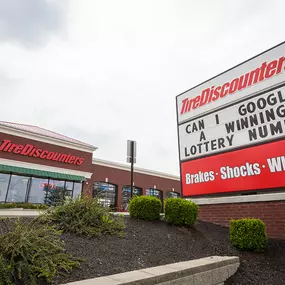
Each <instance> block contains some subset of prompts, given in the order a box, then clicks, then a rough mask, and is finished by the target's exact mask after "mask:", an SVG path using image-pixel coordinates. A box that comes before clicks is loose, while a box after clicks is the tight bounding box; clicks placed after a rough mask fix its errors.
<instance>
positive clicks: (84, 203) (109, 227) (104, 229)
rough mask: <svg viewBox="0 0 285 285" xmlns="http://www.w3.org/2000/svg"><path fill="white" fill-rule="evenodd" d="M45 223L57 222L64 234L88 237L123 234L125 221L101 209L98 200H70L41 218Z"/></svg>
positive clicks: (107, 210) (106, 209)
mask: <svg viewBox="0 0 285 285" xmlns="http://www.w3.org/2000/svg"><path fill="white" fill-rule="evenodd" d="M41 218H42V219H43V221H47V222H55V223H56V225H57V226H58V228H59V229H61V230H63V231H64V232H70V233H75V234H78V235H86V236H89V237H92V236H96V235H101V234H112V235H113V234H119V235H121V234H122V233H123V229H124V227H125V226H124V220H123V218H122V217H115V216H114V214H112V213H110V212H109V209H108V208H104V207H101V206H100V204H99V202H98V200H97V199H91V198H77V199H76V200H72V199H68V200H66V202H65V204H63V205H59V206H57V207H55V208H54V209H50V210H49V211H47V213H45V214H44V215H42V216H41Z"/></svg>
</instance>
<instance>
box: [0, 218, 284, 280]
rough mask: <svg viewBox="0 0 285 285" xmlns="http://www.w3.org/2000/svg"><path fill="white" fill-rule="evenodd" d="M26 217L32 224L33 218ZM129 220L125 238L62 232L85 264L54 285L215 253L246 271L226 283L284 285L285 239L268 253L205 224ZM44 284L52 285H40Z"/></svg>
mask: <svg viewBox="0 0 285 285" xmlns="http://www.w3.org/2000/svg"><path fill="white" fill-rule="evenodd" d="M23 219H24V221H29V220H32V219H33V218H23ZM13 220H14V219H13ZM123 221H124V223H125V228H124V229H123V233H124V234H123V235H122V236H121V235H109V234H103V235H100V236H93V237H87V236H86V235H78V234H75V233H68V232H64V233H62V234H61V239H62V240H63V241H64V245H65V248H66V252H67V253H69V254H71V255H72V256H74V257H76V258H77V257H78V258H82V259H84V261H81V262H80V267H78V268H74V269H73V270H72V271H71V273H70V274H68V275H66V276H56V277H55V278H53V280H52V284H66V283H68V282H73V281H79V280H83V279H89V278H96V277H101V276H107V275H111V274H117V273H122V272H126V271H132V270H137V269H143V268H148V267H153V266H158V265H164V264H169V263H175V262H180V261H187V260H193V259H198V258H203V257H208V256H214V255H216V256H239V257H240V263H241V264H240V267H239V269H238V271H237V273H236V274H235V275H234V276H233V277H231V278H230V279H229V280H227V281H226V282H225V284H226V285H230V284H232V285H238V284H239V285H240V284H244V285H248V284H258V285H260V284H266V285H271V284H272V285H273V284H274V285H276V284H284V280H285V254H284V253H285V241H277V240H269V241H268V248H267V249H266V250H265V251H264V252H261V253H256V252H245V251H240V250H238V249H236V248H234V247H233V245H232V243H231V241H230V236H229V229H228V228H226V227H222V226H217V225H214V224H210V223H205V222H200V221H196V222H195V225H194V226H193V227H188V228H185V227H178V226H173V225H170V224H168V223H166V222H165V221H163V220H156V221H144V220H139V219H132V218H130V217H124V218H123ZM4 232H5V230H4V231H3V229H2V233H4ZM0 275H1V270H0ZM17 284H21V283H17ZM38 284H40V285H43V284H47V283H46V281H39V282H38Z"/></svg>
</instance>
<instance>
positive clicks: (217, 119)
mask: <svg viewBox="0 0 285 285" xmlns="http://www.w3.org/2000/svg"><path fill="white" fill-rule="evenodd" d="M215 117H216V124H217V125H218V124H219V123H220V120H219V116H218V114H217V115H215Z"/></svg>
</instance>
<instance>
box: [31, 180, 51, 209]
mask: <svg viewBox="0 0 285 285" xmlns="http://www.w3.org/2000/svg"><path fill="white" fill-rule="evenodd" d="M47 189H48V179H44V178H35V177H33V178H32V180H31V183H30V185H29V190H28V202H29V203H35V204H44V203H45V201H46V196H47Z"/></svg>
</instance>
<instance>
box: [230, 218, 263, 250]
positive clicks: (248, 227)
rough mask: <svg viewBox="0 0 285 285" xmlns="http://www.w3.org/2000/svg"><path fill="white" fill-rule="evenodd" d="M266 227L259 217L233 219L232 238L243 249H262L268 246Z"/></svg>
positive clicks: (231, 226)
mask: <svg viewBox="0 0 285 285" xmlns="http://www.w3.org/2000/svg"><path fill="white" fill-rule="evenodd" d="M267 239H268V238H267V234H266V227H265V224H264V223H263V221H261V220H259V219H248V218H245V219H239V220H231V225H230V240H231V242H232V244H233V245H234V246H235V247H237V248H238V249H241V250H249V251H252V250H254V251H261V250H264V249H265V248H266V247H267Z"/></svg>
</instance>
